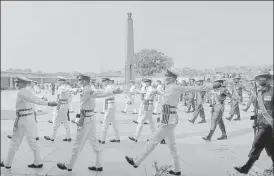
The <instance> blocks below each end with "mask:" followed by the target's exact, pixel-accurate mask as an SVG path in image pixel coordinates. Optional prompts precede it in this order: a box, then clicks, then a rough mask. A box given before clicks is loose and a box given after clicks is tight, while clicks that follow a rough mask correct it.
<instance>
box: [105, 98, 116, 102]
mask: <svg viewBox="0 0 274 176" xmlns="http://www.w3.org/2000/svg"><path fill="white" fill-rule="evenodd" d="M109 100H115V99H114V98H109V99H106V101H109Z"/></svg>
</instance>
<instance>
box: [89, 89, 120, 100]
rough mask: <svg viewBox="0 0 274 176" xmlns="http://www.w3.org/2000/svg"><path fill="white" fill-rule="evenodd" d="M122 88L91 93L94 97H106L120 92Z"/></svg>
mask: <svg viewBox="0 0 274 176" xmlns="http://www.w3.org/2000/svg"><path fill="white" fill-rule="evenodd" d="M120 93H122V90H121V89H120V88H117V89H115V90H114V91H113V92H105V91H97V92H95V91H90V92H89V94H90V96H91V97H92V98H104V97H109V96H111V95H115V94H120Z"/></svg>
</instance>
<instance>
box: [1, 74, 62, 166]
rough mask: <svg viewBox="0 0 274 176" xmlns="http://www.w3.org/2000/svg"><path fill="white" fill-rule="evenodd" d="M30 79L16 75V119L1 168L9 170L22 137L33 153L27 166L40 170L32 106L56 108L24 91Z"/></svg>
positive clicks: (40, 160) (54, 104) (28, 91)
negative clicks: (31, 161) (31, 160)
mask: <svg viewBox="0 0 274 176" xmlns="http://www.w3.org/2000/svg"><path fill="white" fill-rule="evenodd" d="M30 82H31V80H30V79H28V78H26V77H24V76H20V75H18V76H17V78H16V79H15V87H16V89H19V91H18V93H17V99H16V119H15V122H14V128H13V137H12V139H11V143H10V147H9V152H8V158H7V160H6V161H5V162H4V161H2V162H1V167H6V168H7V169H10V168H11V165H12V162H13V159H14V156H15V153H16V152H17V150H18V149H19V146H20V144H21V142H22V139H23V138H24V136H26V139H27V142H28V144H29V146H30V148H31V150H32V151H33V156H34V162H33V164H31V165H28V167H30V168H42V167H43V163H42V157H41V155H40V150H39V147H38V145H37V143H36V140H35V138H36V137H37V127H36V122H35V116H34V109H33V104H38V105H44V106H57V103H56V102H49V101H44V100H42V99H41V98H39V97H37V96H35V95H34V94H33V93H32V92H31V91H30V90H28V89H26V87H27V86H28V84H29V83H30Z"/></svg>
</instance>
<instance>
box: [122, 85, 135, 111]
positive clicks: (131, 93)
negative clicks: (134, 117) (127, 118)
mask: <svg viewBox="0 0 274 176" xmlns="http://www.w3.org/2000/svg"><path fill="white" fill-rule="evenodd" d="M135 89H136V86H135V82H134V81H130V89H129V95H126V107H125V109H124V110H123V111H122V113H124V114H126V113H127V109H128V106H132V107H133V108H134V109H133V112H132V114H137V110H136V107H135V104H134V103H135V94H136V93H135Z"/></svg>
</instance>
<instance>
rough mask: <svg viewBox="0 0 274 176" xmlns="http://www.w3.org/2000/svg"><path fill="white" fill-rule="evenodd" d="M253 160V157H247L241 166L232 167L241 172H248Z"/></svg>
mask: <svg viewBox="0 0 274 176" xmlns="http://www.w3.org/2000/svg"><path fill="white" fill-rule="evenodd" d="M255 161H256V160H255V159H251V158H249V160H248V161H247V162H246V164H245V165H243V166H242V167H234V169H235V170H236V171H238V172H240V173H242V174H248V172H249V170H250V169H251V167H252V166H253V164H254V163H255Z"/></svg>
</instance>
